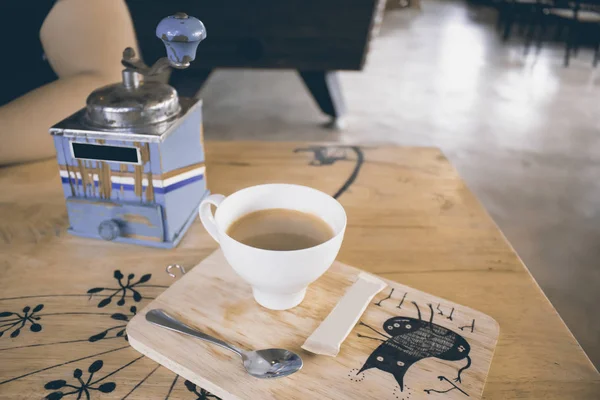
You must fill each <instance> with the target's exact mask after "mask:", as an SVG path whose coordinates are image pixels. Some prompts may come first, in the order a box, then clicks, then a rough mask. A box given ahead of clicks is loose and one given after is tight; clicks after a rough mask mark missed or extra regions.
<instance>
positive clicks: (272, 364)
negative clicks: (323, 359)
mask: <svg viewBox="0 0 600 400" xmlns="http://www.w3.org/2000/svg"><path fill="white" fill-rule="evenodd" d="M146 321H148V322H150V323H152V324H155V325H158V326H160V327H163V328H166V329H170V330H172V331H175V332H179V333H183V334H186V335H190V336H193V337H195V338H198V339H202V340H205V341H207V342H210V343H213V344H216V345H218V346H221V347H223V348H225V349H227V350H231V351H233V352H234V353H236V354H237V355H239V356H240V357H242V360H243V362H244V368H246V371H247V372H248V373H249V374H250V375H252V376H254V377H256V378H282V377H284V376H288V375H291V374H293V373H294V372H296V371H299V370H300V368H302V359H301V358H300V356H299V355H298V354H296V353H293V352H291V351H289V350H285V349H265V350H255V351H246V350H242V349H239V348H237V347H235V346H233V345H231V344H229V343H225V342H224V341H222V340H220V339H217V338H215V337H212V336H210V335H207V334H206V333H203V332H200V331H199V330H197V329H194V328H192V327H190V326H188V325H186V324H184V323H183V322H181V321H179V320H177V319H175V318H173V317H172V316H170V315H169V314H167V313H166V312H165V311H163V310H158V309H154V310H150V311H148V313H147V314H146Z"/></svg>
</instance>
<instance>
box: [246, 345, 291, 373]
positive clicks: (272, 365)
mask: <svg viewBox="0 0 600 400" xmlns="http://www.w3.org/2000/svg"><path fill="white" fill-rule="evenodd" d="M242 360H243V361H244V368H246V371H248V373H249V374H250V375H252V376H255V377H257V378H282V377H284V376H288V375H291V374H293V373H294V372H296V371H299V370H300V368H302V359H301V358H300V356H299V355H298V354H296V353H293V352H291V351H289V350H285V349H265V350H256V351H244V352H242Z"/></svg>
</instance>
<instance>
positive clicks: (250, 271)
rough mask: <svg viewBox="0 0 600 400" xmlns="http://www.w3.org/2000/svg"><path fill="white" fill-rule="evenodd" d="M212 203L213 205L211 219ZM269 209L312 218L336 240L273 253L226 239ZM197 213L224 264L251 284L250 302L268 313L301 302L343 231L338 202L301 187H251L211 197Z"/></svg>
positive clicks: (328, 263)
mask: <svg viewBox="0 0 600 400" xmlns="http://www.w3.org/2000/svg"><path fill="white" fill-rule="evenodd" d="M211 204H212V205H215V206H216V207H217V210H216V212H215V214H214V215H213V214H212V211H211V207H210V206H211ZM272 208H284V209H289V210H297V211H302V212H305V213H310V214H313V215H316V216H318V217H320V218H321V219H322V220H323V221H325V222H326V223H327V224H328V225H329V226H331V228H332V229H333V232H334V236H333V238H331V239H329V240H328V241H326V242H324V243H322V244H320V245H318V246H314V247H310V248H307V249H302V250H292V251H274V250H263V249H258V248H255V247H250V246H247V245H245V244H243V243H240V242H238V241H236V240H234V239H232V238H231V237H229V236H228V235H227V233H226V232H227V229H228V228H229V226H230V225H231V224H232V223H233V222H234V221H236V220H237V219H239V218H240V217H242V216H244V215H246V214H248V213H251V212H254V211H259V210H265V209H272ZM199 214H200V220H201V221H202V224H203V225H204V228H206V230H207V231H208V233H209V234H210V235H211V236H212V237H213V239H215V240H216V241H217V242H218V243H219V244H220V245H221V250H222V251H223V254H224V255H225V258H226V259H227V262H229V264H230V265H231V267H232V268H233V269H234V270H235V272H237V274H238V275H239V276H241V277H242V278H243V279H244V280H245V281H246V282H248V283H249V284H250V285H251V286H252V292H253V294H254V299H255V300H256V301H257V302H258V303H259V304H260V305H262V306H263V307H266V308H269V309H271V310H287V309H289V308H292V307H295V306H297V305H298V304H300V302H302V300H303V299H304V295H305V294H306V288H307V287H308V285H309V284H310V283H312V282H314V281H315V280H316V279H317V278H319V277H320V276H321V275H323V273H324V272H325V271H327V269H328V268H329V267H330V266H331V264H332V263H333V261H334V260H335V257H336V256H337V254H338V252H339V250H340V246H341V245H342V239H343V237H344V231H345V229H346V212H345V211H344V207H342V205H341V204H340V203H339V202H338V201H337V200H335V199H334V198H333V197H331V196H329V195H328V194H325V193H323V192H321V191H318V190H316V189H313V188H310V187H306V186H299V185H288V184H268V185H259V186H252V187H249V188H246V189H242V190H240V191H237V192H235V193H233V194H232V195H230V196H228V197H225V196H223V195H220V194H213V195H210V196H208V197H207V198H206V199H204V200H203V201H202V203H200V207H199Z"/></svg>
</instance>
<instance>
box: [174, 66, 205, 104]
mask: <svg viewBox="0 0 600 400" xmlns="http://www.w3.org/2000/svg"><path fill="white" fill-rule="evenodd" d="M212 71H213V70H212V69H192V70H189V69H185V70H181V71H177V73H176V74H172V75H171V79H170V81H169V83H170V84H171V85H173V87H174V88H175V89H177V93H179V95H180V96H183V97H195V96H196V95H197V94H198V92H200V89H202V86H204V84H205V83H206V81H207V80H208V77H209V76H210V74H211V73H212Z"/></svg>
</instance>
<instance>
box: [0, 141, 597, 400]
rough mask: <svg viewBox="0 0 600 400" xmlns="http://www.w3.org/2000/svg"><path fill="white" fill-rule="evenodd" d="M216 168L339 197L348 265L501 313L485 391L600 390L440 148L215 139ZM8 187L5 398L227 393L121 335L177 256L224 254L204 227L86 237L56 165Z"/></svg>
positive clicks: (574, 393)
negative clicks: (211, 389)
mask: <svg viewBox="0 0 600 400" xmlns="http://www.w3.org/2000/svg"><path fill="white" fill-rule="evenodd" d="M207 176H208V185H209V187H210V188H211V190H212V191H213V192H214V193H224V194H229V193H232V192H233V191H235V190H237V189H240V188H243V187H246V186H250V185H254V184H259V183H267V182H289V183H298V184H304V185H310V186H314V187H316V188H318V189H320V190H323V191H325V192H327V193H331V194H336V195H338V196H339V200H340V202H341V203H342V204H343V205H344V207H345V208H346V211H347V214H348V229H347V232H346V238H345V241H344V244H343V245H342V250H341V252H340V255H339V257H338V260H339V261H341V262H343V263H346V264H350V265H354V266H357V267H360V268H362V269H365V270H367V271H370V272H372V273H375V274H378V275H381V276H382V277H384V278H387V279H391V280H394V281H397V282H400V283H402V284H404V285H407V286H410V287H413V288H415V289H417V290H422V291H424V292H428V293H432V294H434V295H436V296H439V297H441V298H445V299H447V300H449V301H452V302H455V303H457V304H462V305H464V306H467V307H471V308H474V309H477V310H479V311H481V312H483V313H485V314H487V315H489V316H491V317H492V318H494V319H495V320H496V321H497V322H498V323H499V325H500V327H501V334H500V338H499V341H498V344H497V347H496V352H495V355H494V358H493V361H492V365H491V369H490V373H489V376H488V380H487V383H486V386H485V389H484V396H483V397H484V398H485V399H512V398H531V399H544V400H554V399H598V398H599V397H600V376H599V374H598V372H597V371H596V370H595V369H594V367H593V366H592V364H591V363H590V361H589V360H588V358H587V357H586V356H585V354H584V353H583V351H582V349H581V347H580V346H579V344H578V343H577V342H576V340H575V339H574V338H573V336H572V335H571V333H570V332H569V331H568V329H567V328H566V326H565V325H564V323H563V322H562V320H561V319H560V317H559V316H558V314H557V313H556V311H555V310H554V308H553V307H552V305H551V304H550V303H549V302H548V300H547V299H546V297H545V296H544V294H543V293H542V291H541V290H540V289H539V287H538V286H537V284H536V283H535V281H534V280H533V279H532V277H531V276H530V274H529V272H528V271H527V269H526V268H525V267H524V266H523V264H522V262H521V261H520V260H519V258H518V256H517V255H516V254H515V253H514V251H513V250H512V248H511V247H510V245H509V244H508V243H507V242H506V240H505V238H504V237H503V235H502V233H501V232H500V231H499V230H498V228H497V227H496V225H495V224H494V222H493V221H492V220H491V219H490V217H489V216H488V215H487V214H486V212H485V210H484V209H483V208H482V207H481V205H480V204H479V203H478V201H477V200H476V199H475V197H474V196H473V195H472V194H471V192H470V191H469V190H468V188H467V187H466V185H465V184H464V182H463V181H462V180H461V179H460V177H459V176H458V174H457V173H456V171H455V170H454V169H453V168H452V166H451V165H450V164H449V163H448V161H447V160H446V158H445V157H444V156H443V155H442V154H441V153H440V152H439V151H438V150H437V149H431V148H397V147H361V148H358V147H343V146H332V147H322V146H319V145H316V146H311V145H310V144H306V143H264V142H250V143H231V142H230V143H227V142H208V143H207ZM0 185H1V187H2V190H1V191H0V331H3V335H2V336H1V337H0V398H2V399H39V398H43V397H44V396H47V395H51V394H52V393H58V392H62V393H63V394H64V396H63V398H65V399H67V400H75V399H77V397H80V398H86V396H87V395H89V396H90V398H92V399H97V398H103V399H108V398H116V399H117V398H118V399H123V398H127V399H150V398H159V399H165V398H166V399H212V398H214V397H209V396H210V395H209V394H207V392H205V391H203V390H202V389H201V388H199V387H197V386H196V385H194V384H192V383H186V381H185V379H183V378H178V377H177V376H175V374H173V373H172V372H170V371H168V370H167V369H165V368H162V367H158V368H157V364H156V363H155V362H153V361H151V360H149V359H147V358H146V357H141V356H140V355H139V353H138V352H136V351H135V350H134V349H132V348H131V347H129V344H128V343H127V342H126V341H125V338H124V337H123V336H122V335H123V334H121V336H119V334H120V333H121V331H122V329H123V328H124V327H125V325H126V324H127V321H128V320H129V319H131V317H132V316H133V314H134V313H136V312H137V310H139V309H141V308H143V307H144V306H145V305H147V304H148V303H149V302H150V301H151V300H152V299H153V298H156V297H157V296H158V295H159V294H160V293H162V291H164V289H165V288H166V287H168V285H170V284H171V283H172V279H171V278H169V277H168V276H167V275H166V274H165V272H164V268H165V266H166V265H168V264H171V263H178V264H182V265H185V266H188V267H191V266H193V265H196V264H197V263H198V262H200V261H201V260H202V259H204V258H205V257H207V256H208V255H209V254H210V253H212V252H213V251H214V250H215V249H216V248H217V245H216V243H215V242H214V241H213V240H212V239H211V238H210V237H209V235H208V234H206V233H205V232H204V230H203V228H202V226H201V224H200V223H199V221H197V222H195V223H194V224H193V225H192V227H191V229H190V231H189V232H188V233H187V235H186V237H185V238H184V239H183V241H182V243H181V244H180V245H179V247H178V248H177V249H174V250H162V249H149V248H142V247H134V246H130V245H122V244H114V243H105V242H102V241H95V240H88V239H83V238H78V237H73V236H70V235H68V234H66V229H67V227H68V221H67V216H66V210H65V205H64V198H63V194H62V190H61V185H60V178H59V175H58V167H57V165H56V162H55V161H54V160H50V161H46V162H41V163H35V164H29V165H23V166H16V167H11V168H5V169H0ZM116 271H118V272H116ZM131 274H133V275H134V276H133V277H131ZM90 291H91V293H90ZM109 299H110V300H109ZM40 305H43V306H42V308H41V309H40ZM132 307H135V308H132ZM36 309H37V310H38V311H34V310H36ZM24 310H27V311H24ZM9 313H11V314H9ZM25 313H27V316H28V317H31V319H24V316H25ZM32 314H33V315H32ZM17 320H18V321H20V322H19V323H18V324H16V325H14V326H13V325H12V324H13V323H14V322H16V321H17ZM36 324H37V325H39V326H37V325H36ZM21 325H23V327H22V328H20V329H19V327H20V326H21ZM34 325H35V327H34ZM17 330H18V331H19V333H18V334H16V335H15V331H17ZM11 336H12V337H11ZM61 342H62V343H61ZM140 357H141V358H140ZM90 371H92V372H90ZM90 375H92V377H91V379H90ZM88 380H89V382H88ZM409 386H410V385H409ZM82 387H83V389H81V388H82ZM102 390H104V392H102ZM79 394H81V396H79ZM52 396H54V397H50V398H55V399H56V398H59V397H58V396H59V395H52ZM434 396H437V397H440V398H441V396H442V395H439V396H438V395H435V394H434V393H432V394H431V398H434ZM392 398H394V397H392Z"/></svg>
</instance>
